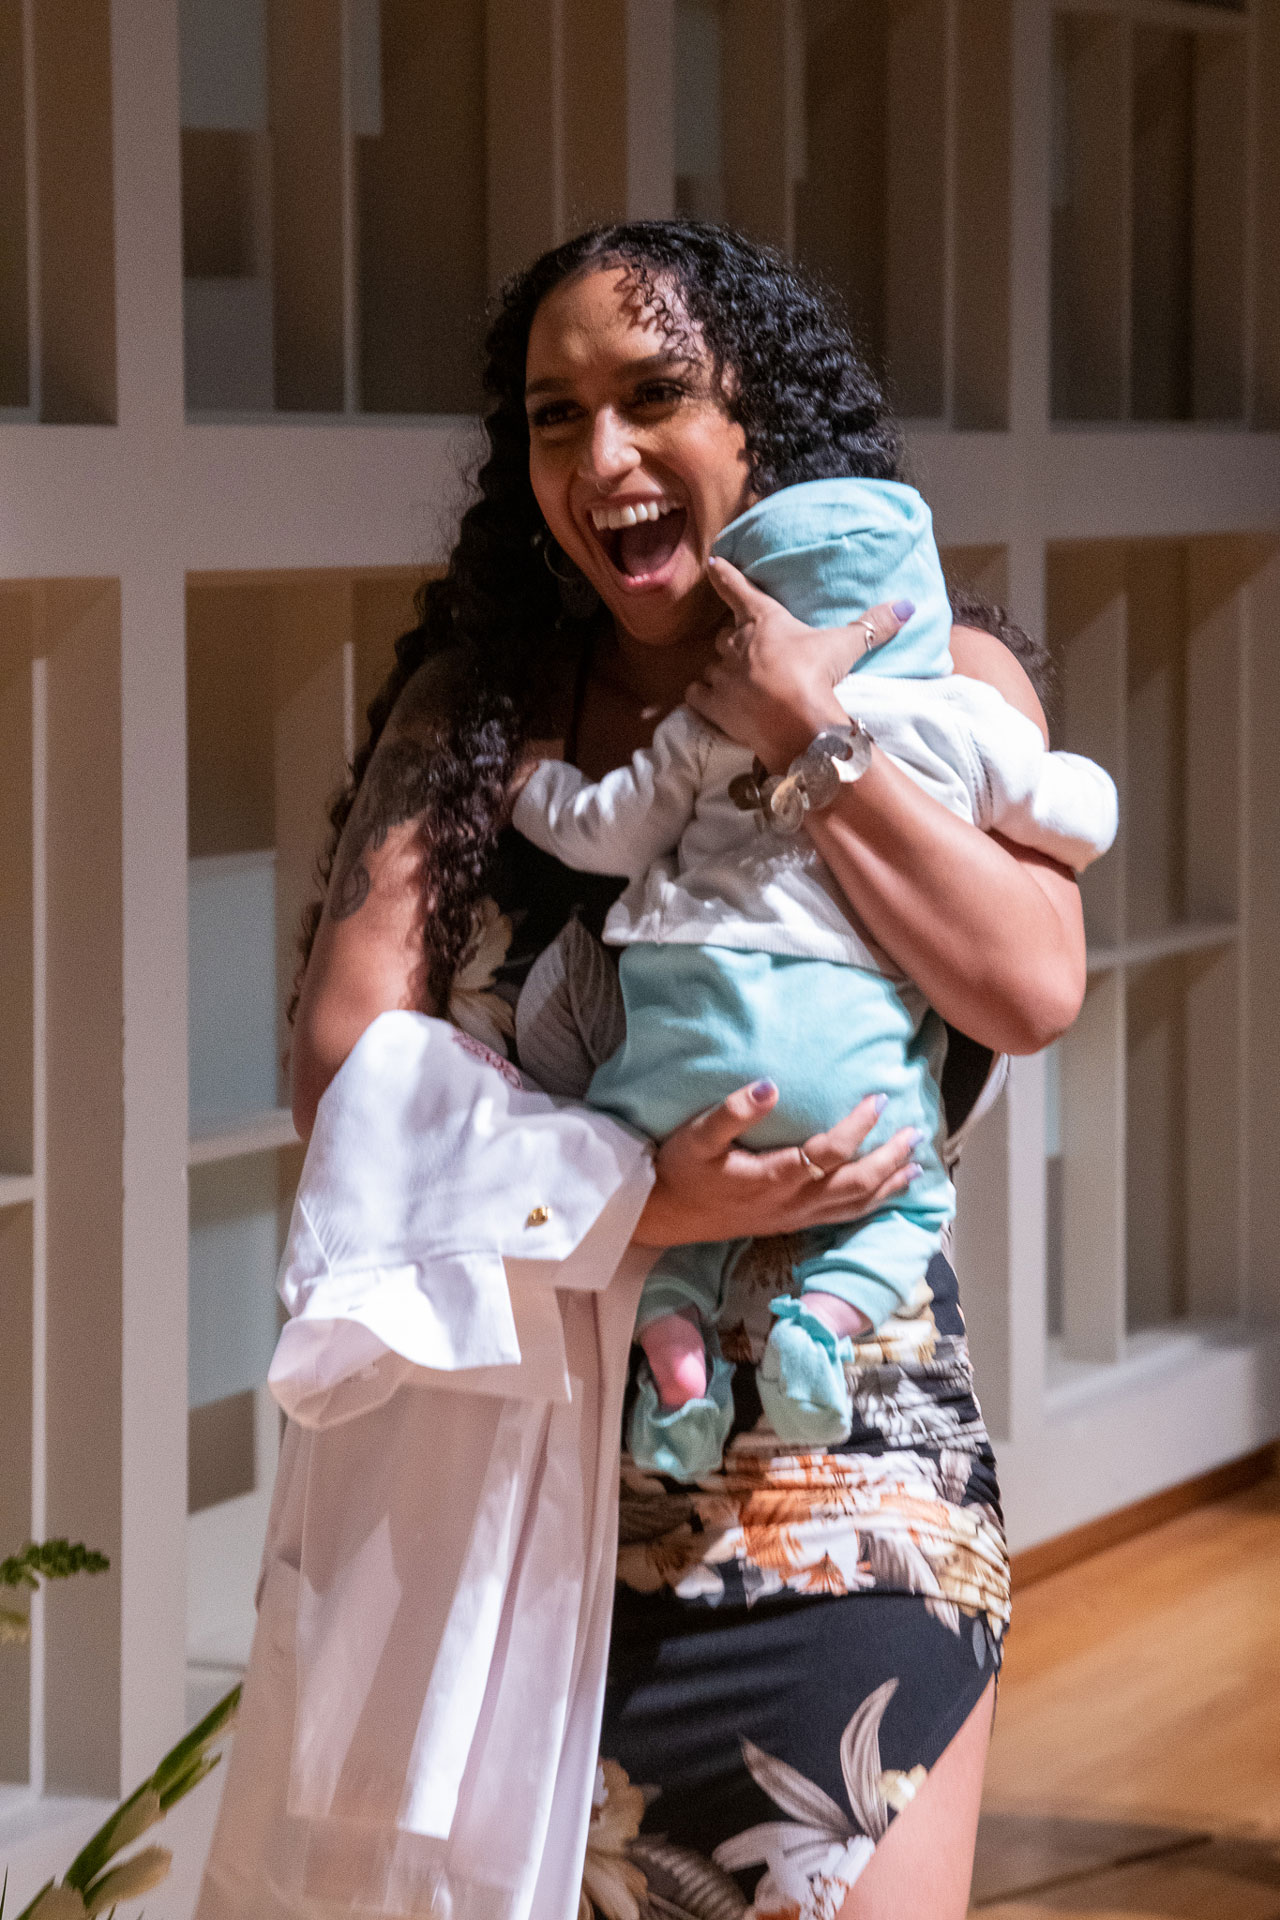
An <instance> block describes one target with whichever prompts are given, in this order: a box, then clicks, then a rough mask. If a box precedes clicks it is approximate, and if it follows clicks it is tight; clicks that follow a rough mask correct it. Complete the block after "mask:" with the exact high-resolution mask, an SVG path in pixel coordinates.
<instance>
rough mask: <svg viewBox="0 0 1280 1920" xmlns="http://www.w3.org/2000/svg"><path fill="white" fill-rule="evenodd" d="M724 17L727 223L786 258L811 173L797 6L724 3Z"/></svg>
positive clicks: (765, 1) (785, 1)
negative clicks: (799, 193)
mask: <svg viewBox="0 0 1280 1920" xmlns="http://www.w3.org/2000/svg"><path fill="white" fill-rule="evenodd" d="M723 18H724V26H723V32H722V36H721V45H722V47H723V59H724V79H723V93H722V102H723V117H722V122H721V142H722V150H723V154H724V217H725V219H726V220H727V221H728V222H729V223H730V225H731V226H735V227H741V228H742V229H743V231H744V232H746V233H749V234H751V235H752V237H753V238H754V239H757V240H764V241H767V242H768V243H769V244H770V245H771V246H775V247H780V248H782V250H783V251H784V252H788V251H790V249H791V248H792V246H793V245H794V242H795V212H794V188H795V184H796V182H797V180H800V179H802V178H803V177H804V174H805V171H806V157H805V153H804V97H805V96H804V87H805V81H804V69H805V50H804V37H803V19H802V15H801V11H800V5H799V0H725V6H724V14H723Z"/></svg>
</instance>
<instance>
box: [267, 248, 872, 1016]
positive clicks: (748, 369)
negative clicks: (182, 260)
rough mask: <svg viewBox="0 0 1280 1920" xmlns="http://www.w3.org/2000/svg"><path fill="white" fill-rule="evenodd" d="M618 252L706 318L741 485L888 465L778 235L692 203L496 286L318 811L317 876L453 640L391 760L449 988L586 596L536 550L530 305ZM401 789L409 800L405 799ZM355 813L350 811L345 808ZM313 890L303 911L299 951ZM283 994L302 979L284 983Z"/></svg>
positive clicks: (820, 314) (863, 403)
mask: <svg viewBox="0 0 1280 1920" xmlns="http://www.w3.org/2000/svg"><path fill="white" fill-rule="evenodd" d="M615 265H616V266H617V267H619V268H620V269H621V270H622V272H623V273H624V274H625V276H626V279H627V282H628V292H629V294H630V296H631V297H632V298H633V299H635V300H636V302H637V305H638V308H639V309H641V310H643V311H644V312H646V313H647V314H649V315H651V316H653V317H654V318H655V319H656V320H657V322H658V324H659V325H660V326H661V327H662V329H663V330H664V332H666V333H667V334H668V336H669V337H670V338H672V339H673V340H679V341H683V340H687V339H689V338H690V337H691V331H692V333H696V334H697V335H700V336H701V341H702V343H703V348H704V350H705V352H706V353H707V354H708V355H709V357H710V362H711V370H712V373H713V375H715V376H717V377H718V379H719V381H720V384H721V387H722V391H723V392H724V395H725V399H724V405H725V407H726V410H727V411H728V413H729V415H730V416H731V418H732V419H734V420H735V421H736V422H737V423H738V424H739V425H740V426H741V428H742V430H743V434H744V436H745V440H746V457H747V463H748V471H749V475H750V485H751V488H752V491H753V492H754V493H755V494H756V495H757V496H761V495H764V494H768V493H772V492H774V491H775V490H776V489H777V488H779V487H785V486H790V485H793V484H794V483H796V482H799V481H803V480H822V479H828V478H833V477H837V476H840V475H852V476H857V477H861V478H865V479H875V480H894V479H897V478H898V475H899V468H900V458H901V445H900V438H899V434H898V429H897V426H896V424H895V422H894V420H893V419H892V417H891V416H890V414H889V411H888V408H887V406H886V403H885V399H884V396H883V394H882V392H881V390H880V387H879V385H878V383H877V381H876V380H875V378H874V377H873V375H872V374H871V372H870V370H869V368H868V367H867V366H866V364H865V362H864V361H863V360H862V358H861V357H860V355H859V353H858V351H857V349H856V348H855V346H854V343H853V340H852V338H851V337H850V335H849V332H848V331H847V329H846V327H845V326H844V324H843V323H842V321H841V319H840V318H839V317H838V315H837V313H836V312H835V311H834V309H833V306H832V304H831V302H830V301H829V300H828V299H827V298H826V297H825V296H824V295H823V294H822V293H821V292H820V291H819V290H818V289H817V288H816V287H815V286H814V285H813V284H812V283H811V282H810V281H808V280H806V279H805V278H804V276H803V275H802V274H800V273H798V272H797V271H796V269H795V268H794V267H793V266H792V265H791V264H790V263H789V262H787V261H786V260H784V259H783V258H782V257H781V256H780V255H779V254H776V253H774V252H773V251H771V250H770V249H769V248H767V247H763V246H759V245H757V244H756V243H755V242H753V241H750V240H747V239H745V238H744V237H743V236H742V235H741V234H739V233H735V232H733V231H731V230H730V229H729V228H727V227H722V226H711V225H707V224H704V223H702V222H700V221H692V220H644V221H635V222H630V223H626V224H621V225H613V226H597V227H592V228H590V229H588V231H587V232H585V233H582V234H579V235H578V236H577V238H576V239H573V240H568V241H566V242H565V243H564V245H563V246H560V247H556V248H554V249H552V251H550V252H549V253H544V254H543V255H542V256H541V258H540V259H538V260H535V261H534V263H533V265H532V266H530V267H528V268H526V269H525V271H524V272H523V273H519V274H516V275H515V276H514V277H513V278H512V279H510V280H509V281H508V282H507V283H506V285H505V286H504V287H503V288H502V291H501V293H500V295H499V298H498V304H497V311H496V314H495V316H494V319H493V322H492V325H491V327H490V329H489V333H488V337H487V339H486V342H485V362H484V391H485V396H486V401H487V406H486V411H485V416H484V427H485V433H486V436H487V439H488V455H487V458H486V459H485V462H484V464H483V466H482V467H481V469H480V473H479V479H478V484H479V498H478V499H477V500H476V501H475V502H474V503H473V504H472V505H471V506H470V507H469V508H468V510H467V512H466V513H465V515H464V516H463V519H462V523H461V528H460V531H459V535H458V541H457V545H456V546H455V547H454V549H453V553H452V555H451V556H450V559H449V564H448V567H447V569H446V571H445V573H444V575H443V577H442V578H440V579H437V580H432V581H430V582H428V583H427V584H426V585H425V586H424V587H423V588H422V589H421V590H420V592H419V594H418V599H417V603H416V604H417V611H418V615H419V621H418V625H417V626H416V627H414V628H413V630H412V631H411V632H409V633H406V634H405V635H404V636H403V637H402V638H401V639H400V640H399V641H398V642H397V643H396V661H395V666H394V668H393V669H392V671H391V673H390V675H389V676H388V678H387V680H386V682H385V683H384V685H383V686H382V687H380V688H379V690H378V692H377V694H376V695H375V697H374V699H373V700H372V701H371V702H370V705H369V709H368V723H369V737H368V739H367V740H366V741H365V743H364V745H363V746H362V747H361V749H360V751H359V752H358V753H357V755H356V757H355V760H354V762H353V764H352V768H351V779H350V782H349V784H348V786H347V789H346V791H345V792H344V793H343V794H342V795H341V796H340V797H339V799H338V800H337V801H336V802H335V803H334V806H333V808H332V810H331V813H330V823H331V826H332V836H331V839H330V843H329V848H328V851H327V853H326V855H325V856H324V858H323V859H322V861H321V863H320V878H321V880H322V881H323V882H325V883H326V884H327V883H328V881H329V878H330V875H331V873H332V870H333V865H334V857H335V853H336V850H337V846H338V841H339V838H340V836H341V833H342V830H343V828H344V827H345V825H346V823H347V820H348V817H349V816H350V814H351V812H352V809H353V807H354V806H355V805H356V800H357V794H358V793H359V790H360V786H361V782H362V781H363V780H364V778H365V775H366V773H367V772H368V769H369V765H370V762H371V761H372V759H373V755H374V751H375V749H376V747H377V745H378V742H379V739H380V738H381V736H382V733H383V730H384V729H385V727H386V725H387V723H388V721H389V719H390V717H391V714H392V712H393V710H394V708H395V706H396V702H397V701H398V700H399V698H400V696H401V694H402V693H403V692H404V689H405V687H406V686H407V685H408V683H409V681H410V680H411V679H412V678H413V675H414V674H415V673H416V672H417V670H418V668H419V667H421V666H422V665H423V663H424V661H427V660H430V659H433V658H437V657H440V656H446V655H447V656H449V665H450V668H451V674H450V687H451V697H450V712H449V716H448V719H447V721H446V722H445V724H444V726H443V729H442V731H441V735H440V738H439V740H438V744H437V745H436V747H435V749H434V750H433V751H432V752H430V753H429V754H428V753H423V754H420V755H419V756H418V759H417V762H416V765H415V766H414V767H410V766H409V765H408V763H407V761H406V764H405V766H404V767H403V768H401V769H398V775H397V781H396V784H397V788H398V789H399V788H403V789H404V791H403V792H402V793H401V794H400V798H399V802H398V807H397V817H399V818H408V817H413V816H416V817H417V819H418V821H419V830H420V833H421V835H422V846H423V856H424V857H423V864H422V873H423V895H424V898H423V911H422V927H423V933H422V938H423V948H424V967H425V975H424V977H425V985H426V990H427V995H428V997H429V999H430V1000H431V1002H432V1003H433V1004H435V1005H437V1006H440V1007H443V1006H444V1005H445V1004H446V1002H447V999H448V993H449V986H450V983H451V981H452V979H453V976H454V973H455V972H456V970H457V968H458V966H459V965H460V964H461V963H462V961H463V960H464V959H465V957H466V954H467V951H468V948H469V946H470V944H471V942H472V939H473V926H474V913H475V908H476V904H477V901H478V900H479V898H480V896H481V895H482V893H483V892H484V890H485V886H486V882H487V877H488V874H489V872H490V868H491V863H492V860H493V856H494V851H495V847H496V843H497V836H498V832H499V829H500V826H501V822H502V816H503V803H504V795H505V791H506V787H507V784H508V782H509V780H510V778H511V776H512V773H513V772H514V769H515V766H516V763H517V759H518V756H519V753H520V751H521V748H522V747H523V745H524V743H525V741H526V740H527V739H529V738H531V737H537V736H538V734H539V733H540V732H541V731H545V730H546V713H545V703H546V696H547V691H548V689H549V688H550V687H551V686H552V685H555V684H563V675H564V673H565V672H566V671H571V670H572V668H573V665H574V663H575V662H576V661H577V660H578V659H579V658H580V657H581V655H582V651H583V648H584V647H585V646H586V645H587V644H588V643H589V641H590V638H591V634H592V631H593V627H594V625H595V621H596V619H597V618H598V617H599V616H598V614H587V615H585V616H582V615H581V609H580V608H579V609H577V612H578V614H579V616H580V617H575V610H574V606H573V597H572V596H571V595H564V594H562V592H561V589H560V586H559V584H558V582H557V580H556V578H555V577H554V576H553V573H552V571H551V570H550V567H549V566H548V564H547V561H548V559H550V560H552V561H553V562H557V564H561V565H562V564H563V563H562V560H560V561H557V556H558V555H559V550H558V549H557V548H555V547H554V544H553V543H552V542H551V540H550V536H549V534H548V532H547V528H546V525H545V523H544V521H543V518H542V514H541V512H540V510H539V508H538V504H537V501H536V500H535V498H534V494H533V488H532V486H531V485H530V481H529V428H528V422H527V418H526V414H525V402H524V384H525V357H526V350H527V347H528V342H529V331H530V328H531V326H532V324H533V317H534V315H535V313H536V312H537V310H538V308H539V306H540V305H541V303H542V301H543V300H544V299H545V298H546V296H547V295H548V294H549V293H550V292H551V291H552V290H553V289H554V288H556V287H559V286H562V285H563V284H564V283H565V282H566V281H568V280H571V279H574V278H576V277H577V276H579V275H581V274H583V273H586V272H589V271H593V270H595V269H598V268H602V267H610V266H615ZM401 807H403V809H404V811H400V808H401ZM357 824H358V823H357ZM320 913H321V908H320V906H319V905H318V904H317V905H316V906H314V907H313V908H312V910H311V912H310V915H309V916H308V921H307V923H306V925H305V926H304V928H303V935H302V951H303V964H304V966H305V963H306V957H307V955H308V954H309V952H310V948H311V943H312V941H313V939H314V936H315V930H316V927H317V925H318V924H319V919H320ZM295 1002H296V996H295Z"/></svg>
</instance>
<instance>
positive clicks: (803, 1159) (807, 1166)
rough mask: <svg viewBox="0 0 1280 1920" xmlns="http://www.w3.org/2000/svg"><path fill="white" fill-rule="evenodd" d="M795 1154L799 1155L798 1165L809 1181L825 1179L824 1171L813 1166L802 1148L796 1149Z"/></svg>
mask: <svg viewBox="0 0 1280 1920" xmlns="http://www.w3.org/2000/svg"><path fill="white" fill-rule="evenodd" d="M796 1152H797V1153H798V1154H799V1155H800V1165H801V1166H802V1167H803V1168H804V1170H805V1172H806V1173H807V1174H808V1176H809V1178H810V1179H811V1180H825V1179H826V1177H827V1176H826V1173H825V1172H824V1170H823V1169H822V1168H821V1167H818V1166H815V1165H814V1163H813V1161H812V1160H811V1159H810V1158H809V1156H808V1154H807V1153H806V1152H805V1150H804V1148H803V1147H797V1148H796Z"/></svg>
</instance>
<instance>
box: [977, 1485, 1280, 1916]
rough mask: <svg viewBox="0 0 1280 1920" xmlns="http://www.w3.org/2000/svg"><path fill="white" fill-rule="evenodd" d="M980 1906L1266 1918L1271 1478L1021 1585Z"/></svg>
mask: <svg viewBox="0 0 1280 1920" xmlns="http://www.w3.org/2000/svg"><path fill="white" fill-rule="evenodd" d="M973 1911H974V1912H975V1913H980V1914H982V1915H983V1916H984V1920H1048V1917H1049V1916H1052V1915H1065V1914H1070V1915H1075V1916H1078V1917H1079V1920H1120V1916H1125V1920H1129V1917H1130V1916H1134V1915H1138V1916H1142V1920H1165V1917H1166V1916H1168V1917H1169V1920H1174V1917H1175V1916H1176V1920H1280V1479H1270V1480H1267V1481H1265V1482H1263V1483H1262V1484H1261V1485H1260V1486H1257V1487H1254V1488H1252V1489H1251V1490H1250V1491H1249V1492H1247V1493H1240V1494H1236V1495H1234V1496H1233V1497H1232V1498H1231V1499H1229V1500H1224V1501H1222V1502H1221V1503H1220V1504H1218V1505H1216V1506H1212V1507H1203V1508H1200V1509H1199V1510H1198V1511H1196V1512H1194V1513H1189V1514H1185V1515H1183V1516H1182V1517H1181V1518H1180V1519H1177V1520H1173V1521H1170V1522H1169V1523H1168V1524H1167V1525H1165V1526H1163V1527H1160V1528H1158V1529H1157V1530H1156V1531H1154V1532H1152V1533H1148V1534H1145V1535H1143V1536H1142V1537H1141V1538H1140V1539H1137V1540H1130V1541H1127V1542H1126V1543H1125V1544H1124V1545H1122V1546H1117V1547H1111V1548H1109V1549H1108V1550H1107V1551H1106V1552H1105V1553H1100V1554H1098V1555H1096V1556H1095V1557H1094V1558H1093V1559H1091V1560H1088V1561H1086V1562H1084V1563H1083V1564H1082V1565H1080V1566H1077V1567H1074V1568H1071V1569H1069V1570H1067V1571H1066V1572H1063V1573H1057V1574H1054V1575H1052V1576H1051V1577H1050V1578H1048V1579H1046V1580H1042V1581H1040V1582H1039V1583H1038V1584H1037V1585H1035V1586H1033V1587H1029V1588H1027V1589H1026V1590H1025V1591H1024V1592H1022V1593H1020V1594H1018V1595H1017V1596H1016V1598H1015V1601H1014V1624H1013V1629H1012V1632H1011V1635H1010V1639H1009V1646H1008V1652H1007V1655H1006V1659H1005V1668H1004V1678H1003V1680H1002V1682H1001V1691H1000V1704H999V1709H998V1712H997V1716H996V1731H995V1738H994V1741H993V1743H992V1749H991V1764H990V1768H989V1771H988V1776H987V1791H986V1797H985V1799H984V1803H983V1822H982V1829H981V1833H980V1837H979V1844H978V1864H977V1871H976V1874H975V1879H974V1906H973Z"/></svg>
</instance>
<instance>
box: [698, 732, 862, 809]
mask: <svg viewBox="0 0 1280 1920" xmlns="http://www.w3.org/2000/svg"><path fill="white" fill-rule="evenodd" d="M871 747H872V740H871V735H870V734H869V733H868V732H867V730H866V728H865V727H864V726H863V725H862V722H861V721H860V720H851V721H850V722H849V723H848V725H847V726H843V727H824V728H823V729H822V732H821V733H820V734H818V735H817V736H816V737H815V738H814V739H813V740H811V741H810V742H809V745H808V746H807V747H806V748H805V750H804V752H803V753H801V754H797V755H796V758H795V759H794V760H793V761H792V762H791V765H790V766H789V767H788V768H787V771H786V772H785V773H782V774H777V773H774V774H766V772H765V770H764V767H763V766H762V765H761V763H760V761H759V760H757V761H756V763H755V766H754V768H753V769H752V771H751V772H750V773H743V774H739V775H738V777H737V779H736V780H733V781H731V782H730V784H729V798H730V799H731V800H732V801H733V804H734V806H735V807H739V808H741V809H742V810H743V811H744V812H749V811H753V810H755V809H757V808H758V809H759V811H760V813H761V814H762V816H763V818H764V820H765V823H766V824H767V825H768V826H769V828H770V829H771V830H772V831H773V832H774V833H777V834H781V835H782V836H783V837H786V836H788V835H791V834H794V833H799V831H800V829H801V827H802V826H803V825H804V817H805V815H806V814H807V813H821V812H823V810H824V809H825V808H827V807H829V806H830V805H831V802H832V801H833V800H834V799H835V797H836V795H837V794H838V793H839V791H840V789H841V787H843V786H848V785H850V784H851V783H852V782H853V781H854V780H861V778H862V776H863V774H864V773H865V772H866V770H867V768H868V767H869V766H870V765H871Z"/></svg>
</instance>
